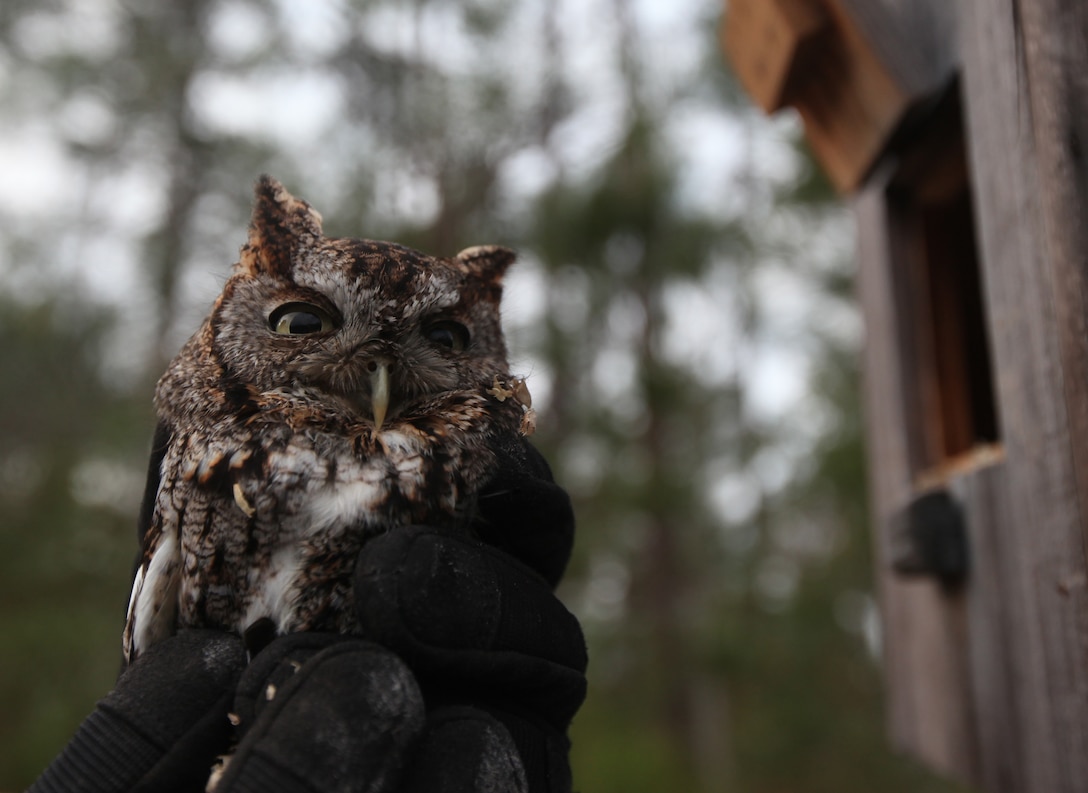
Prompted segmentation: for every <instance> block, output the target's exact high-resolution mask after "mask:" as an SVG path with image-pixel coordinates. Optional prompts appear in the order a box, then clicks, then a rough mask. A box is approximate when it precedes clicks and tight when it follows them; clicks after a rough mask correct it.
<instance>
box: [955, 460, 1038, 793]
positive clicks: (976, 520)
mask: <svg viewBox="0 0 1088 793" xmlns="http://www.w3.org/2000/svg"><path fill="white" fill-rule="evenodd" d="M950 486H951V487H950V489H951V490H952V492H953V493H954V494H955V496H956V497H957V499H958V500H959V502H960V503H961V504H962V505H963V508H964V514H965V516H966V521H967V532H968V541H969V546H970V553H971V573H970V578H969V581H968V585H967V588H966V590H965V595H966V599H967V603H966V607H967V609H966V610H967V626H966V628H967V647H968V650H967V656H968V664H969V666H968V669H969V671H968V679H969V686H970V690H971V703H972V714H971V715H972V723H973V725H974V730H975V736H976V747H975V748H976V752H977V756H978V763H977V784H978V786H979V787H980V788H981V789H982V790H984V791H986V793H1024V791H1026V790H1027V787H1026V785H1025V779H1024V767H1023V766H1024V760H1023V757H1022V752H1023V746H1024V743H1023V742H1024V736H1023V719H1022V718H1021V716H1020V713H1019V710H1018V707H1017V705H1018V701H1017V698H1016V697H1015V696H1014V692H1015V691H1016V690H1017V689H1018V688H1019V686H1020V682H1019V681H1018V680H1017V677H1016V667H1015V665H1014V664H1013V663H1011V655H1010V648H1011V647H1013V646H1014V645H1015V644H1016V643H1018V642H1019V641H1021V636H1020V634H1019V632H1018V626H1019V625H1020V624H1022V622H1023V620H1024V619H1025V615H1024V614H1023V611H1022V609H1021V608H1016V607H1015V606H1014V607H1013V608H1011V609H1010V608H1009V606H1008V605H1007V600H1008V597H1009V592H1008V583H1009V581H1010V579H1012V578H1014V577H1015V573H1014V572H1013V571H1012V570H1010V564H1012V563H1014V562H1015V559H1014V558H1013V556H1012V554H1010V552H1009V546H1010V540H1009V536H1010V534H1015V533H1016V532H1018V531H1020V530H1021V528H1022V527H1021V526H1020V525H1018V524H1016V523H1015V522H1014V521H1013V520H1012V519H1011V516H1012V515H1013V514H1014V512H1013V510H1012V509H1011V505H1010V503H1009V497H1010V492H1011V491H1012V489H1013V488H1012V487H1011V486H1010V480H1009V471H1008V467H1007V466H1006V465H1005V464H1004V463H1000V464H996V465H992V466H987V467H983V468H980V469H978V470H976V471H974V472H972V473H970V474H968V475H966V476H962V477H957V478H956V479H954V480H952V482H950Z"/></svg>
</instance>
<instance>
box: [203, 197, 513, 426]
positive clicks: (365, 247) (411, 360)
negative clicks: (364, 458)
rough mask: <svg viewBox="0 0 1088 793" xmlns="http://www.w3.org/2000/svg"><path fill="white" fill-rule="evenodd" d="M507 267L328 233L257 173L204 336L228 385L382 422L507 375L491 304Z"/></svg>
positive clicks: (504, 254) (491, 258)
mask: <svg viewBox="0 0 1088 793" xmlns="http://www.w3.org/2000/svg"><path fill="white" fill-rule="evenodd" d="M513 259H514V254H513V252H512V251H510V250H507V249H505V248H500V247H495V246H487V247H477V248H469V249H468V250H464V251H462V252H461V253H459V254H457V255H456V256H454V257H452V258H435V257H432V256H427V255H425V254H423V253H419V252H418V251H414V250H411V249H410V248H406V247H403V246H401V245H396V244H393V243H388V242H375V241H371V240H359V239H349V238H334V237H326V236H324V234H323V232H322V228H321V216H320V215H319V214H318V213H317V212H316V211H314V210H313V209H312V208H311V207H310V206H309V204H307V203H306V202H305V201H302V200H300V199H297V198H295V197H294V196H292V195H291V194H290V193H288V192H287V190H285V189H284V187H283V186H282V185H281V184H280V183H279V182H277V181H276V180H274V179H272V178H270V177H267V176H266V177H262V178H261V180H260V181H259V182H258V183H257V186H256V205H255V207H254V210H253V218H252V221H251V224H250V230H249V240H248V242H247V243H246V245H245V246H244V247H243V248H242V253H241V257H240V259H239V262H238V264H237V265H235V267H234V271H233V273H232V274H231V276H230V278H229V279H228V281H227V283H226V285H225V287H224V290H223V293H222V295H220V297H219V299H218V300H217V301H216V304H215V307H214V309H213V311H212V313H211V315H210V317H209V318H208V323H207V325H206V329H205V334H206V340H207V343H208V344H209V345H210V346H211V348H212V354H213V356H214V358H215V359H216V362H217V364H218V366H219V367H220V368H221V370H222V372H223V377H224V379H227V380H229V381H230V382H231V383H234V384H236V385H239V386H244V387H245V388H246V389H248V390H249V391H250V392H256V393H270V392H279V393H283V394H289V395H292V396H294V397H299V398H303V399H307V400H311V401H318V402H331V403H332V404H335V405H337V406H338V407H339V408H340V409H342V410H347V411H349V412H350V413H351V414H352V415H355V416H357V417H358V418H361V419H366V420H370V421H373V422H374V424H375V425H376V426H380V425H381V424H382V422H383V421H388V420H391V419H393V418H395V417H396V416H398V415H401V414H403V413H405V412H408V411H410V410H411V408H412V406H413V405H414V404H418V403H419V402H420V401H422V400H425V399H426V398H428V397H430V396H433V395H435V394H438V393H441V392H446V391H455V390H465V389H485V388H486V387H487V386H488V385H489V384H490V383H492V381H493V379H494V378H495V376H499V377H501V378H505V377H506V376H507V373H508V365H507V361H506V347H505V343H504V341H503V335H502V328H501V324H500V315H499V302H500V299H501V296H502V277H503V273H504V272H505V271H506V268H507V267H508V266H509V265H510V263H511V262H512V261H513Z"/></svg>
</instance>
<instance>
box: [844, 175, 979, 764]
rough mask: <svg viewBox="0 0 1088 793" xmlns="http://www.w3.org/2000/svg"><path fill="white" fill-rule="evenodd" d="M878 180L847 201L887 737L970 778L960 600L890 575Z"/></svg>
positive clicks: (899, 477)
mask: <svg viewBox="0 0 1088 793" xmlns="http://www.w3.org/2000/svg"><path fill="white" fill-rule="evenodd" d="M884 182H885V179H883V178H882V177H881V176H880V175H877V176H876V177H874V179H872V180H870V183H869V186H868V187H867V188H866V189H865V190H863V191H862V192H861V193H859V194H858V195H857V196H856V198H855V199H854V207H855V211H856V214H857V219H858V259H859V263H860V273H859V285H860V291H861V299H862V305H863V308H864V314H865V325H866V339H867V343H866V349H865V359H864V366H863V369H864V383H865V386H864V388H865V411H866V426H867V428H868V432H867V437H868V445H869V448H868V453H869V472H870V488H871V493H872V503H873V524H874V527H875V529H876V543H875V545H876V579H877V585H878V590H879V595H880V602H881V610H882V616H883V621H884V665H885V675H886V680H887V692H888V724H889V731H890V733H891V738H892V741H893V743H894V744H895V745H896V746H897V747H898V748H899V749H901V750H905V751H908V752H910V753H911V754H914V755H915V756H917V757H919V758H920V759H922V760H924V761H925V762H927V763H928V764H930V765H931V766H933V767H934V768H936V769H937V770H939V771H942V772H944V773H946V774H949V775H951V776H954V777H957V778H959V779H963V780H972V779H974V778H975V773H976V772H975V767H974V762H975V758H974V746H975V736H974V727H973V725H972V723H971V721H970V714H971V703H970V699H969V697H970V692H969V686H968V683H967V679H966V674H967V658H966V655H965V647H966V643H965V626H964V613H963V610H962V598H959V597H953V598H949V597H948V596H947V595H946V594H945V593H943V592H942V590H941V589H940V587H939V586H938V585H937V583H936V582H935V581H932V580H924V579H904V578H902V577H900V576H897V575H896V574H894V573H893V572H892V571H891V568H890V566H889V564H888V562H889V557H890V549H889V547H888V532H887V531H886V527H888V525H889V523H890V522H891V520H892V517H893V515H894V514H895V513H896V512H898V511H899V510H900V509H902V508H903V507H904V506H905V505H906V504H907V503H909V501H910V500H911V499H912V498H913V496H914V488H913V482H912V480H913V476H912V460H911V454H912V453H911V444H910V441H909V437H908V431H907V429H906V428H907V427H908V423H907V420H906V419H907V415H908V413H909V412H910V411H911V409H912V407H913V406H912V405H911V404H910V403H909V402H908V401H907V399H906V395H907V394H908V393H910V392H911V391H912V389H911V388H910V387H909V386H908V385H907V383H906V382H905V379H906V377H909V374H908V373H907V371H906V370H905V368H904V366H903V359H902V358H901V356H900V353H901V349H902V348H901V341H902V332H901V330H902V328H901V325H900V323H899V322H898V314H899V312H900V308H899V307H897V291H896V289H895V284H894V280H893V278H892V274H893V272H894V267H893V265H892V258H891V257H892V251H893V250H894V247H895V241H894V238H893V237H892V236H891V235H890V234H889V231H890V229H891V228H892V224H891V223H890V222H889V217H888V202H887V198H886V195H885V190H884V187H885V184H884Z"/></svg>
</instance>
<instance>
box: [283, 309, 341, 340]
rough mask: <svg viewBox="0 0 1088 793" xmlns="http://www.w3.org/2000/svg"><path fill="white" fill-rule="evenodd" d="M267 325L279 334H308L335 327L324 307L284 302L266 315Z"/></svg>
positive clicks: (323, 331)
mask: <svg viewBox="0 0 1088 793" xmlns="http://www.w3.org/2000/svg"><path fill="white" fill-rule="evenodd" d="M268 327H270V328H271V329H272V330H273V331H274V332H276V333H278V334H280V335H281V336H308V335H311V334H314V333H325V332H327V331H330V330H332V329H333V328H335V327H336V323H335V322H333V320H332V317H330V316H329V314H328V312H326V311H325V310H324V309H321V308H318V307H317V306H314V305H310V304H309V303H285V304H284V305H282V306H280V307H279V308H277V309H276V310H275V311H273V312H272V313H271V314H270V315H269V317H268Z"/></svg>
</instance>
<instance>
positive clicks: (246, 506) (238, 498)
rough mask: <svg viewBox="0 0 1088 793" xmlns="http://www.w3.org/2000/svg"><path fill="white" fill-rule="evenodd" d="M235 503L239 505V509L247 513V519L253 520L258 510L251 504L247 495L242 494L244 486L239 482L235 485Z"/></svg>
mask: <svg viewBox="0 0 1088 793" xmlns="http://www.w3.org/2000/svg"><path fill="white" fill-rule="evenodd" d="M234 503H235V504H237V505H238V509H240V510H242V512H244V513H246V517H247V518H252V517H253V516H254V515H255V514H256V512H257V510H256V508H255V507H254V506H253V505H252V504H250V503H249V500H248V499H247V498H246V494H245V493H243V492H242V486H241V485H240V484H238V483H237V482H235V483H234Z"/></svg>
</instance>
